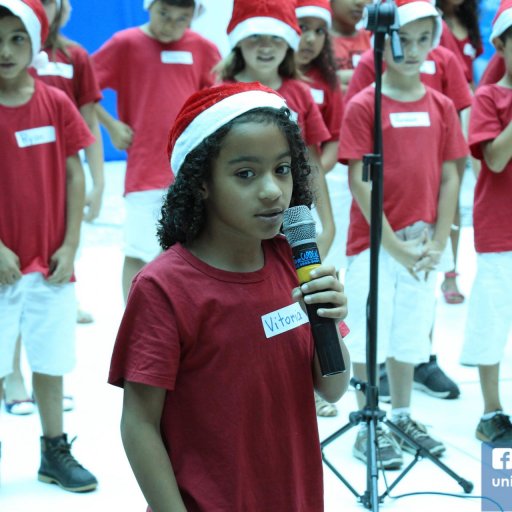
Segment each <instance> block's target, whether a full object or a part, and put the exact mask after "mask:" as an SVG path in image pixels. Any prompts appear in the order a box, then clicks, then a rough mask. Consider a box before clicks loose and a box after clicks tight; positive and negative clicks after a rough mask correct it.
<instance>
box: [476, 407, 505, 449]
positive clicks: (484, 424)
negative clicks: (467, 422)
mask: <svg viewBox="0 0 512 512" xmlns="http://www.w3.org/2000/svg"><path fill="white" fill-rule="evenodd" d="M475 435H476V438H477V439H480V441H484V442H486V443H500V442H501V443H503V442H506V443H509V442H510V441H512V423H510V417H509V416H507V415H506V414H503V412H501V411H497V412H496V414H495V415H494V416H493V417H492V418H489V419H488V420H482V419H481V420H480V423H479V424H478V426H477V427H476V434H475Z"/></svg>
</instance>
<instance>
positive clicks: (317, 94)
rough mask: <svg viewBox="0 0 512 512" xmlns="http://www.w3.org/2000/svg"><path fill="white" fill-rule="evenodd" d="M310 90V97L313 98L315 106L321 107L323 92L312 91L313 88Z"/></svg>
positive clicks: (319, 90)
mask: <svg viewBox="0 0 512 512" xmlns="http://www.w3.org/2000/svg"><path fill="white" fill-rule="evenodd" d="M310 90H311V96H313V99H314V100H315V103H316V104H317V105H323V103H324V97H325V93H324V91H323V90H322V89H313V87H311V88H310Z"/></svg>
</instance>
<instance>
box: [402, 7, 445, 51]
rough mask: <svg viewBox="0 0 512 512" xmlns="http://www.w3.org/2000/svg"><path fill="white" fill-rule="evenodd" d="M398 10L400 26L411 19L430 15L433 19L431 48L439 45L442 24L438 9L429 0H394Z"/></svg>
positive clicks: (414, 19)
mask: <svg viewBox="0 0 512 512" xmlns="http://www.w3.org/2000/svg"><path fill="white" fill-rule="evenodd" d="M395 3H396V6H397V10H398V22H399V24H400V26H401V27H403V26H404V25H405V24H406V23H411V21H416V20H420V19H422V18H428V17H430V16H432V17H433V18H434V19H435V29H434V38H433V40H432V48H435V47H436V46H438V45H439V41H440V40H441V34H442V32H443V24H442V20H441V16H440V15H439V11H438V10H437V9H436V7H435V5H433V4H432V2H430V1H429V0H395Z"/></svg>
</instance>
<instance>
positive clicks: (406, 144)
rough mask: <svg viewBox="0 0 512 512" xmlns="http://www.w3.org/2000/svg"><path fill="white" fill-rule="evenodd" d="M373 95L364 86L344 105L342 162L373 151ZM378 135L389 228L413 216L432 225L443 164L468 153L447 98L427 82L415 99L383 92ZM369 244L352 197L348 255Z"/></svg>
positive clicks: (410, 220) (365, 226)
mask: <svg viewBox="0 0 512 512" xmlns="http://www.w3.org/2000/svg"><path fill="white" fill-rule="evenodd" d="M374 96H375V89H374V88H373V87H372V86H369V87H367V88H366V89H363V90H362V91H361V92H360V93H359V94H357V95H356V96H354V97H353V98H352V100H351V101H350V102H349V103H348V105H347V106H346V113H345V117H344V120H343V125H342V128H341V136H340V149H339V157H340V160H341V161H342V162H343V163H348V161H349V160H362V157H363V155H365V154H368V153H372V152H373V124H374ZM382 135H383V147H384V154H383V159H384V160H383V161H384V171H383V174H384V213H385V215H386V217H387V219H388V220H389V223H390V224H391V227H392V228H393V230H394V231H398V230H399V229H403V228H405V227H406V226H409V225H411V224H413V223H415V222H417V221H424V222H428V223H430V224H434V223H435V222H436V219H437V203H438V197H439V190H440V185H441V170H442V169H441V168H442V164H443V162H445V161H450V160H456V159H457V158H462V157H463V156H465V155H467V154H468V147H467V145H466V142H465V140H464V136H463V134H462V130H461V127H460V122H459V119H458V116H457V112H456V111H455V107H454V106H453V103H452V101H451V100H449V99H448V98H447V97H446V96H444V95H443V94H441V93H439V92H437V91H435V90H434V89H431V88H430V87H426V93H425V95H424V96H423V97H422V98H421V99H420V100H418V101H410V102H402V101H396V100H393V99H391V98H389V97H387V96H385V95H383V96H382ZM368 247H369V228H368V223H367V222H366V219H365V218H364V216H363V214H362V212H361V210H360V208H359V206H358V205H357V203H356V201H352V206H351V210H350V226H349V232H348V239H347V255H348V256H352V255H354V254H359V253H360V252H362V251H364V250H365V249H367V248H368Z"/></svg>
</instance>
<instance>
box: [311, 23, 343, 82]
mask: <svg viewBox="0 0 512 512" xmlns="http://www.w3.org/2000/svg"><path fill="white" fill-rule="evenodd" d="M310 66H311V67H313V68H316V69H318V71H320V73H321V74H322V76H323V77H324V78H325V80H326V81H327V83H328V84H329V87H330V88H331V89H336V87H339V82H338V76H337V75H336V61H335V60H334V51H333V49H332V41H331V36H330V35H329V32H326V34H325V43H324V47H323V48H322V51H321V52H320V54H319V55H318V56H317V57H316V58H314V59H313V60H312V61H311V63H310Z"/></svg>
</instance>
